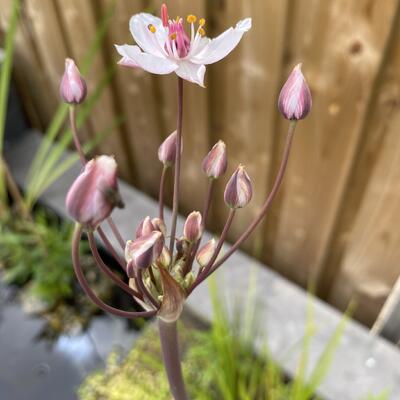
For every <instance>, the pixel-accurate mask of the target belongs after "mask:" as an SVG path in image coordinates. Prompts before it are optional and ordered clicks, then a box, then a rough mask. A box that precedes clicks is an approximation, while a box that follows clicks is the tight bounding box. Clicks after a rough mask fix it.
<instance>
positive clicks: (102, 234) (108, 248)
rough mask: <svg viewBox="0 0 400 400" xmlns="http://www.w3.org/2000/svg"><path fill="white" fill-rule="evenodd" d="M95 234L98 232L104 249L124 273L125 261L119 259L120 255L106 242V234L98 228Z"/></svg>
mask: <svg viewBox="0 0 400 400" xmlns="http://www.w3.org/2000/svg"><path fill="white" fill-rule="evenodd" d="M97 232H98V234H99V236H100V238H101V240H102V241H103V243H104V246H106V249H107V250H108V251H109V252H110V253H111V255H112V256H113V257H114V259H115V260H116V261H117V262H118V264H119V265H120V267H121V268H122V269H123V271H124V272H126V263H125V260H124V259H123V258H122V257H120V255H119V254H118V253H117V251H116V250H115V248H114V246H113V245H112V244H111V242H110V241H109V240H108V238H107V236H106V234H105V233H104V231H103V229H102V228H101V227H100V226H99V227H98V228H97Z"/></svg>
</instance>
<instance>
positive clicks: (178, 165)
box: [169, 78, 183, 259]
mask: <svg viewBox="0 0 400 400" xmlns="http://www.w3.org/2000/svg"><path fill="white" fill-rule="evenodd" d="M182 116H183V79H182V78H178V116H177V128H176V131H177V140H176V156H175V157H176V158H175V174H174V197H173V201H172V222H171V239H170V242H169V251H170V253H171V259H172V256H173V252H174V243H175V234H176V221H177V218H178V201H179V183H180V182H179V181H180V174H181V146H182Z"/></svg>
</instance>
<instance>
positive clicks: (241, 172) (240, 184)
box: [224, 164, 253, 208]
mask: <svg viewBox="0 0 400 400" xmlns="http://www.w3.org/2000/svg"><path fill="white" fill-rule="evenodd" d="M252 195H253V189H252V186H251V180H250V178H249V175H247V172H246V170H245V168H244V166H243V165H242V164H240V165H239V166H238V168H237V169H236V171H235V172H234V173H233V175H232V176H231V179H229V182H228V183H227V185H226V188H225V193H224V200H225V203H226V205H227V206H228V207H230V208H243V207H245V206H247V204H249V202H250V200H251V197H252Z"/></svg>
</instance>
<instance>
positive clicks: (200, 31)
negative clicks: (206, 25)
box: [198, 27, 206, 37]
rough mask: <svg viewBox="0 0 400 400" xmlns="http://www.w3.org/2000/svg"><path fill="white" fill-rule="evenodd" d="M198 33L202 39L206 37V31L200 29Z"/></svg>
mask: <svg viewBox="0 0 400 400" xmlns="http://www.w3.org/2000/svg"><path fill="white" fill-rule="evenodd" d="M198 32H199V35H200V36H201V37H204V36H206V31H205V30H204V29H203V28H201V27H200V28H199V29H198Z"/></svg>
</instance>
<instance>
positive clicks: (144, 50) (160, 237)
mask: <svg viewBox="0 0 400 400" xmlns="http://www.w3.org/2000/svg"><path fill="white" fill-rule="evenodd" d="M186 21H187V24H188V25H186V26H185V23H184V21H183V19H182V18H176V19H170V18H169V16H168V10H167V7H166V5H165V4H164V5H162V8H161V18H158V17H155V16H153V15H150V14H146V13H141V14H137V15H134V16H133V17H132V18H131V20H130V30H131V33H132V36H133V38H134V40H135V42H136V44H137V45H134V46H131V45H122V46H116V49H117V51H118V53H119V54H120V55H121V56H122V58H121V60H120V62H119V64H121V65H123V66H126V67H129V68H142V69H144V70H146V71H148V72H150V73H154V74H169V73H173V72H174V73H176V74H177V76H178V79H177V88H178V90H177V93H178V96H177V97H178V115H177V129H176V131H175V132H173V133H172V134H170V135H169V136H168V137H167V139H166V140H165V141H164V142H163V143H162V144H161V145H160V147H159V149H158V158H159V160H160V162H161V163H162V170H161V171H162V172H161V179H160V192H159V212H158V215H153V216H146V217H145V218H144V219H143V221H142V222H141V223H140V225H139V226H138V227H137V229H136V234H135V237H131V238H129V240H127V241H126V240H125V239H124V238H122V236H121V234H120V232H119V230H118V227H117V226H116V225H115V224H114V222H113V220H112V218H111V216H110V215H111V213H112V211H113V209H114V208H115V207H123V200H122V199H121V196H120V194H119V191H118V180H117V163H116V161H115V159H114V158H113V157H110V156H108V155H100V156H98V157H96V158H94V159H92V160H89V161H88V160H87V159H86V157H85V154H84V152H83V150H82V147H81V144H80V142H79V138H78V134H77V129H76V121H75V108H76V106H77V105H79V104H80V103H82V102H83V101H84V100H85V97H86V91H87V88H86V84H85V81H84V78H83V77H82V76H81V75H80V73H79V70H78V68H77V66H76V65H75V63H74V61H73V60H71V59H67V60H66V68H65V74H64V76H63V78H62V81H61V86H60V94H61V97H62V99H63V100H64V101H65V102H67V103H68V104H70V122H71V126H72V132H73V138H74V143H75V147H76V149H77V151H78V153H79V156H80V159H81V162H82V164H83V170H82V172H81V173H80V175H79V176H78V177H77V178H76V180H75V181H74V182H73V184H72V186H71V188H70V189H69V192H68V194H67V198H66V206H67V210H68V212H69V214H70V216H71V217H72V218H73V219H74V220H75V221H76V228H75V232H74V236H73V242H72V259H73V265H74V269H75V273H76V276H77V278H78V280H79V282H80V284H81V286H82V289H83V290H84V291H85V293H86V294H87V296H88V297H89V298H90V299H91V300H92V301H93V302H94V303H95V304H96V305H97V306H98V307H100V308H101V309H102V310H104V311H106V312H109V313H112V314H114V315H117V316H120V317H125V318H137V317H153V316H156V317H157V318H158V322H159V331H160V340H161V347H162V351H163V359H164V364H165V369H166V372H167V376H168V380H169V384H170V390H171V394H172V396H173V397H174V399H178V400H185V399H187V398H188V395H187V392H186V389H185V385H184V381H183V378H182V371H181V365H180V359H179V352H178V338H177V330H176V322H177V320H178V319H179V317H180V315H181V312H182V309H183V305H184V302H185V299H186V298H187V297H188V296H190V294H191V293H192V291H193V290H194V289H195V288H196V287H197V286H198V285H199V284H200V283H202V282H203V281H204V280H205V279H207V277H209V276H210V275H211V274H212V273H213V272H214V271H216V270H217V269H218V268H219V267H220V266H221V265H222V264H223V263H224V262H225V261H226V260H227V259H228V258H229V257H230V256H231V255H232V254H233V253H234V252H235V251H236V250H237V249H238V247H239V246H240V245H241V244H242V243H243V242H244V241H245V240H246V239H247V238H248V237H249V236H250V234H251V233H252V232H253V231H254V230H255V228H256V227H257V225H258V224H259V223H260V222H261V220H262V219H263V218H264V217H265V215H266V214H267V212H268V210H269V208H270V206H271V203H272V200H273V199H274V197H275V195H276V194H277V192H278V189H279V187H280V185H281V183H282V180H283V176H284V173H285V169H286V166H287V163H288V158H289V153H290V149H291V145H292V141H293V137H294V132H295V127H296V123H297V121H298V120H300V119H303V118H305V117H306V115H307V114H308V112H309V111H310V109H311V94H310V90H309V88H308V86H307V83H306V81H305V79H304V77H303V74H302V72H301V65H300V64H299V65H297V66H296V67H295V68H294V69H293V71H292V73H291V74H290V76H289V78H288V80H287V82H286V83H285V85H284V86H283V88H282V91H281V93H280V96H279V101H278V108H279V110H280V112H281V113H282V114H283V116H284V117H285V118H286V119H288V120H289V121H290V122H289V127H288V133H287V139H286V145H285V148H284V152H283V156H282V161H281V165H280V168H279V171H278V174H277V176H276V179H275V182H274V184H273V186H272V189H271V192H270V194H269V195H268V197H267V198H266V199H265V202H264V204H263V206H262V207H261V209H260V211H259V213H258V215H257V216H256V217H255V219H254V220H253V221H251V222H250V223H249V226H248V227H247V229H246V230H245V231H244V232H243V233H242V235H241V236H240V237H239V238H238V239H237V240H236V242H235V243H234V244H233V245H232V246H231V247H230V248H229V250H228V251H227V252H226V253H225V254H223V255H221V254H220V253H221V249H222V246H223V244H224V242H225V239H226V236H227V233H228V231H229V228H230V226H231V224H232V221H233V220H234V217H235V214H236V213H237V212H238V211H239V210H240V209H241V208H243V207H246V206H247V205H248V203H249V202H250V200H251V197H252V185H251V180H250V177H249V175H248V174H247V172H246V169H245V167H244V166H243V165H241V164H240V165H239V166H238V167H237V169H236V170H235V172H234V173H233V175H232V176H231V178H230V179H229V180H228V182H227V184H226V188H225V193H224V200H225V203H226V205H227V207H228V209H229V212H228V216H227V220H226V223H225V226H224V228H223V231H222V233H221V235H220V237H219V238H218V239H212V240H210V241H208V242H206V243H202V237H203V232H204V230H205V228H206V224H207V219H208V214H209V209H210V205H211V202H212V198H213V188H214V184H215V180H216V179H219V178H221V176H223V175H224V173H225V172H226V169H227V152H226V145H225V143H224V142H223V141H221V140H220V141H218V142H217V143H216V144H215V145H214V146H213V147H212V149H211V150H210V152H209V153H208V154H207V155H205V158H204V160H203V163H202V165H201V168H202V170H203V172H204V174H205V177H206V179H208V190H207V193H206V195H205V201H204V209H203V210H202V212H199V211H193V212H192V213H190V214H189V215H188V216H187V218H186V221H185V224H184V228H183V232H179V233H177V227H176V222H177V216H178V197H179V181H180V169H181V154H182V151H183V146H182V135H183V132H182V116H183V81H184V80H186V81H189V82H192V83H195V84H198V85H200V86H204V74H205V71H206V67H205V66H206V65H209V64H212V63H214V62H217V61H219V60H221V59H222V58H224V57H226V56H227V55H228V54H229V53H230V52H231V51H232V50H233V49H234V48H235V47H236V46H237V45H238V43H239V42H240V40H241V38H242V36H243V35H244V33H245V32H247V31H248V30H249V29H250V28H251V19H250V18H247V19H244V20H242V21H239V22H238V23H237V24H236V26H235V27H234V28H229V29H228V30H226V31H225V32H224V33H222V34H221V35H219V36H218V37H216V38H215V39H209V38H208V37H207V36H206V33H205V24H206V22H205V20H204V19H203V18H202V19H199V20H197V18H196V17H195V16H194V15H189V16H188V17H187V18H186ZM186 29H188V32H187V31H186ZM172 169H173V170H174V191H173V208H172V219H171V226H170V227H167V226H166V223H165V220H164V183H165V179H166V176H167V173H168V172H169V171H170V170H172ZM104 221H107V223H108V224H109V225H110V227H111V230H112V232H113V234H114V235H115V237H116V239H117V242H118V243H119V245H120V247H121V250H120V251H118V250H117V249H116V248H114V246H113V245H112V244H111V242H110V240H109V239H108V237H107V236H106V234H105V233H104V231H103V228H102V223H103V222H104ZM83 231H85V232H86V233H87V236H88V239H89V243H90V247H91V250H92V253H93V257H94V258H95V260H96V261H97V264H98V266H99V268H100V269H101V270H102V271H103V272H104V273H105V274H106V275H107V276H108V277H109V278H110V279H111V280H112V281H113V282H115V284H117V285H118V286H119V287H120V288H121V289H123V290H124V291H125V292H127V293H128V294H129V295H131V296H132V297H133V299H134V300H135V301H136V302H137V303H139V304H140V305H141V307H142V308H143V311H126V310H121V309H117V308H114V307H111V306H109V305H108V304H105V303H104V302H103V301H102V300H101V299H100V298H98V296H97V295H96V294H95V293H94V292H93V290H92V289H91V288H90V287H89V285H88V283H87V280H86V278H85V276H84V274H83V272H82V268H81V264H80V259H79V243H80V240H81V237H82V233H83ZM95 232H97V234H98V235H99V237H100V238H101V240H102V241H103V243H104V245H105V246H106V247H107V248H108V249H109V251H110V252H111V254H112V255H113V256H114V258H115V259H116V261H117V262H118V263H119V265H120V266H121V268H122V271H123V273H124V275H125V276H126V279H125V280H124V279H121V278H120V277H119V276H118V275H117V274H115V273H114V272H112V271H111V269H110V268H109V267H108V266H107V265H106V264H105V263H104V261H103V260H102V258H101V256H100V255H99V252H98V250H97V247H96V242H95V238H94V233H95ZM122 254H124V256H122Z"/></svg>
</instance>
